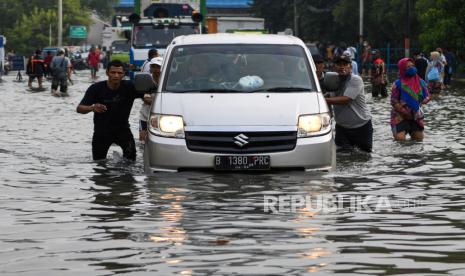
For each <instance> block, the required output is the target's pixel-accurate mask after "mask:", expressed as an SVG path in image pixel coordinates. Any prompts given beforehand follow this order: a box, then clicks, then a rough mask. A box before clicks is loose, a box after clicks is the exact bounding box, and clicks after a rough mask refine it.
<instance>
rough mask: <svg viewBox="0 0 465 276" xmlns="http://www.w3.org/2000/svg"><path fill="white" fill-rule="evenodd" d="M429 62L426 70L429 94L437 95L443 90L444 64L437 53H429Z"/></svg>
mask: <svg viewBox="0 0 465 276" xmlns="http://www.w3.org/2000/svg"><path fill="white" fill-rule="evenodd" d="M430 59H431V60H430V62H429V64H428V68H427V69H426V80H427V82H428V89H429V91H430V93H431V94H433V95H438V94H439V93H441V91H442V88H443V74H444V63H443V62H442V61H441V54H440V53H439V52H436V51H434V52H431V53H430Z"/></svg>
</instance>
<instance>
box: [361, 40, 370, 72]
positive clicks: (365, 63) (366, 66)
mask: <svg viewBox="0 0 465 276" xmlns="http://www.w3.org/2000/svg"><path fill="white" fill-rule="evenodd" d="M370 66H371V46H370V44H369V43H368V41H364V42H363V50H362V77H365V76H367V75H370Z"/></svg>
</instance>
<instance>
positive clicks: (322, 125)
mask: <svg viewBox="0 0 465 276" xmlns="http://www.w3.org/2000/svg"><path fill="white" fill-rule="evenodd" d="M330 130H331V116H329V114H328V113H321V114H312V115H301V116H299V122H298V124H297V137H300V138H301V137H309V136H315V135H322V134H326V133H328V132H329V131H330Z"/></svg>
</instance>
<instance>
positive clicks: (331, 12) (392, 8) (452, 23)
mask: <svg viewBox="0 0 465 276" xmlns="http://www.w3.org/2000/svg"><path fill="white" fill-rule="evenodd" d="M294 2H296V3H297V7H298V8H297V15H298V22H299V23H298V32H299V37H300V38H302V39H303V40H304V41H320V42H323V43H328V42H331V43H336V44H338V43H339V42H341V41H344V42H346V43H348V44H350V45H357V44H358V32H359V1H355V0H315V1H307V0H281V1H275V0H255V2H254V4H253V10H254V12H255V14H256V15H257V16H260V17H264V18H265V24H266V28H267V29H268V30H269V31H270V32H271V33H274V32H277V31H283V30H284V29H285V28H293V26H294V8H293V7H294ZM410 3H411V4H410V7H411V9H410V22H411V25H410V26H411V27H410V36H411V37H410V41H411V48H413V49H420V50H422V51H424V52H425V53H429V52H430V51H431V50H434V49H436V47H443V48H448V49H450V50H452V51H453V52H455V53H456V55H457V56H458V57H459V60H464V59H465V17H464V16H463V15H464V14H465V0H410ZM364 10H365V12H364V39H366V40H368V41H370V43H371V44H372V45H373V46H374V47H379V48H384V47H386V45H387V44H388V43H389V44H390V46H391V47H394V48H402V47H404V38H405V36H406V32H407V22H408V20H407V0H369V1H367V0H365V1H364Z"/></svg>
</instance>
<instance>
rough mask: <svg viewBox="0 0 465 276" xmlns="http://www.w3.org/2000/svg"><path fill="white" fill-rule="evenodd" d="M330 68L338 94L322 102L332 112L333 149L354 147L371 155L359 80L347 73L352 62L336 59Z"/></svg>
mask: <svg viewBox="0 0 465 276" xmlns="http://www.w3.org/2000/svg"><path fill="white" fill-rule="evenodd" d="M334 64H335V69H336V72H337V73H338V74H339V78H340V80H341V82H340V85H339V89H338V91H336V93H335V94H334V95H331V96H330V97H327V98H326V102H327V103H328V104H329V105H332V106H333V109H334V117H335V120H336V138H335V142H336V146H337V147H338V150H352V149H353V148H354V147H357V148H359V149H361V150H363V151H365V152H371V151H372V148H373V125H372V123H371V113H370V111H369V109H368V106H367V104H366V99H365V91H364V86H363V80H362V78H361V77H359V76H357V75H354V74H352V73H351V72H352V60H351V59H350V57H349V56H345V55H342V56H339V57H336V58H335V59H334Z"/></svg>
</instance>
